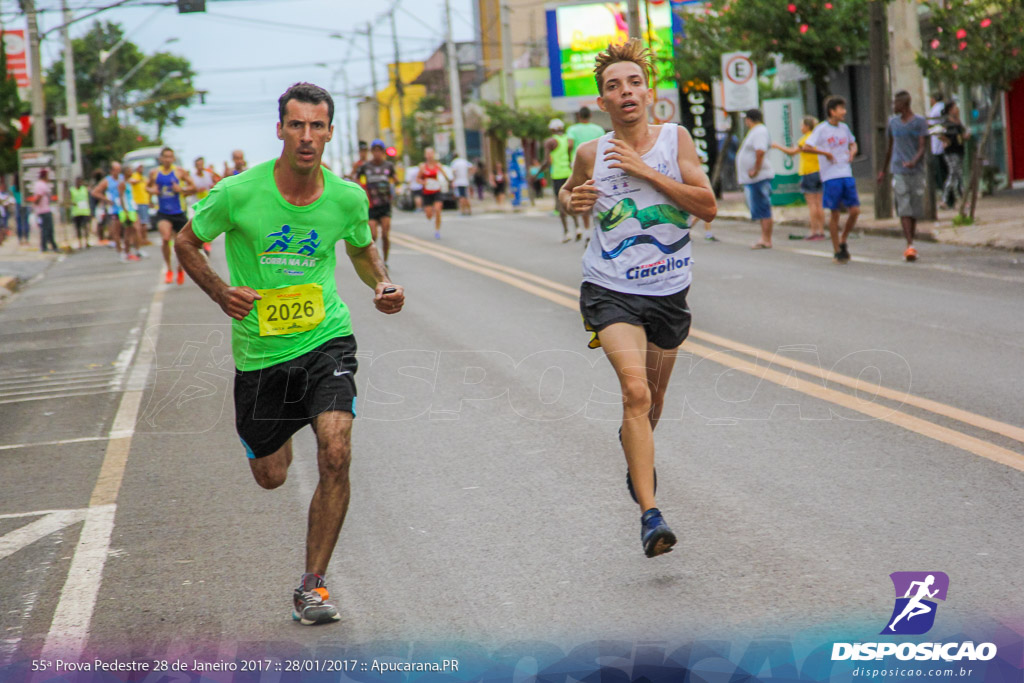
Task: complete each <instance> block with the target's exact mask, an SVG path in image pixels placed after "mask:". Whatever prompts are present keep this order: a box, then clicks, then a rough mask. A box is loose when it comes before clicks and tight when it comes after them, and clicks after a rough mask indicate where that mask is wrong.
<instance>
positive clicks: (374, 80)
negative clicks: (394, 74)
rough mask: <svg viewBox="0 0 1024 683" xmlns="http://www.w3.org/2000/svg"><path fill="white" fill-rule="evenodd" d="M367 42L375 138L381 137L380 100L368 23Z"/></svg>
mask: <svg viewBox="0 0 1024 683" xmlns="http://www.w3.org/2000/svg"><path fill="white" fill-rule="evenodd" d="M366 42H367V43H369V46H370V83H371V84H372V85H371V87H372V88H373V130H374V137H378V138H379V137H380V100H378V99H377V97H378V95H377V68H376V63H375V62H374V61H373V24H371V23H370V22H366Z"/></svg>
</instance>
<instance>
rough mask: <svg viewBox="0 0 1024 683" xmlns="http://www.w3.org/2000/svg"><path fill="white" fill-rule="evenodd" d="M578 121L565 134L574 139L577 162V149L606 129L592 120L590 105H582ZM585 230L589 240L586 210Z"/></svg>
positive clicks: (574, 154) (584, 217)
mask: <svg viewBox="0 0 1024 683" xmlns="http://www.w3.org/2000/svg"><path fill="white" fill-rule="evenodd" d="M576 118H577V122H576V123H574V124H572V125H571V126H569V129H568V130H566V131H565V134H566V135H568V136H569V139H570V140H572V162H573V163H574V164H575V163H576V150H578V149H579V148H580V145H582V144H583V143H584V142H590V141H591V140H596V139H598V138H599V137H601V136H602V135H604V133H605V130H604V128H602V127H601V126H599V125H597V124H596V123H591V122H590V107H586V106H584V107H580V110H579V112H578V113H577V114H576ZM583 232H585V233H587V240H588V241H589V239H590V212H589V211H585V212H584V213H583Z"/></svg>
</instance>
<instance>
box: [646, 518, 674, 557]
mask: <svg viewBox="0 0 1024 683" xmlns="http://www.w3.org/2000/svg"><path fill="white" fill-rule="evenodd" d="M640 540H641V541H643V544H644V554H645V555H647V557H657V556H658V555H663V554H665V553H670V552H672V546H674V545H675V544H676V535H675V534H674V533H672V530H671V529H669V528H668V524H665V520H664V519H662V517H661V510H659V509H658V508H651V509H650V510H648V511H647V512H645V513H644V514H643V516H642V517H641V518H640Z"/></svg>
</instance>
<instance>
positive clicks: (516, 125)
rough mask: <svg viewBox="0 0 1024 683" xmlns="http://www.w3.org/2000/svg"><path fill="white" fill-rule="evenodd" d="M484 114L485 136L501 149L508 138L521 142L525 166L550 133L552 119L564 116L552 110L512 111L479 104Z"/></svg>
mask: <svg viewBox="0 0 1024 683" xmlns="http://www.w3.org/2000/svg"><path fill="white" fill-rule="evenodd" d="M481 104H482V105H483V108H484V112H485V113H486V115H487V126H486V131H487V134H488V135H490V136H491V137H492V138H494V140H496V141H497V142H498V145H499V146H500V147H502V148H504V147H505V144H506V143H507V142H508V140H509V138H513V137H516V138H519V139H521V140H522V141H523V147H524V150H525V152H526V157H527V158H526V163H527V165H529V164H530V162H531V161H532V160H533V156H534V154H536V149H537V147H538V143H540V142H542V141H543V140H544V139H545V138H547V137H548V136H549V135H550V134H551V132H550V131H549V130H548V123H549V122H550V121H551V119H553V118H562V117H563V116H564V115H563V114H562V113H560V112H557V111H555V110H553V109H550V108H546V109H530V108H525V109H513V108H512V107H509V106H507V105H505V104H502V103H500V102H488V101H483V102H481Z"/></svg>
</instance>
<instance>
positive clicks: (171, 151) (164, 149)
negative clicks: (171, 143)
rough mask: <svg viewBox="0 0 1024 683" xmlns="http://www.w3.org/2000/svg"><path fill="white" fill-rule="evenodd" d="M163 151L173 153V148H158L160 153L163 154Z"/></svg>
mask: <svg viewBox="0 0 1024 683" xmlns="http://www.w3.org/2000/svg"><path fill="white" fill-rule="evenodd" d="M164 152H170V153H171V154H174V150H173V149H171V148H170V147H164V148H163V149H162V150H160V153H161V154H163V153H164Z"/></svg>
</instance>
